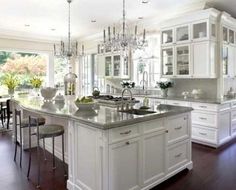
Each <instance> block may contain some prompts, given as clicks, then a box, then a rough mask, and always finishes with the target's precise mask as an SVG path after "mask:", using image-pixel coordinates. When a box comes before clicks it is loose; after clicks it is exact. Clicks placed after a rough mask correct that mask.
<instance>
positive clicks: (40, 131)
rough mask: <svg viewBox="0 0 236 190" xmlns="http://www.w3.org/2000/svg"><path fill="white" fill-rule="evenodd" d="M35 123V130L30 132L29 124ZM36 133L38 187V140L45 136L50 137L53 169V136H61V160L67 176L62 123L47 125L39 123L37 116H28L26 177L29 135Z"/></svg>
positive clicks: (38, 186) (38, 185)
mask: <svg viewBox="0 0 236 190" xmlns="http://www.w3.org/2000/svg"><path fill="white" fill-rule="evenodd" d="M35 123H36V127H37V128H36V130H35V132H34V133H32V132H31V127H30V126H31V125H32V124H35ZM33 135H36V137H37V157H38V160H37V162H38V184H37V188H40V144H39V141H40V140H41V139H45V138H52V154H53V170H55V169H56V167H55V154H54V141H55V137H57V136H62V161H63V167H64V172H65V176H67V173H66V169H65V158H64V127H63V126H62V125H57V124H47V125H40V122H39V118H35V117H31V116H29V136H30V138H29V147H30V149H29V150H30V152H29V165H28V173H27V178H28V179H29V174H30V167H31V136H33Z"/></svg>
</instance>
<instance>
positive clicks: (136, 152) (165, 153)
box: [67, 113, 192, 190]
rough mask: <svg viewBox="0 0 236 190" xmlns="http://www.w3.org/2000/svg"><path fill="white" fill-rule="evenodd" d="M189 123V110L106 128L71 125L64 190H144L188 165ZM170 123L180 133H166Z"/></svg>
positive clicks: (189, 166) (189, 164)
mask: <svg viewBox="0 0 236 190" xmlns="http://www.w3.org/2000/svg"><path fill="white" fill-rule="evenodd" d="M168 121H171V122H168ZM190 123H191V113H183V114H179V115H175V116H170V117H166V118H160V119H154V120H150V121H146V122H140V123H137V124H133V125H128V126H124V127H120V128H119V127H118V128H113V129H109V130H100V129H95V128H92V127H89V126H85V125H83V124H81V123H76V124H75V126H74V127H70V130H69V136H70V138H69V147H70V149H69V179H68V181H67V188H68V189H69V190H75V189H80V190H148V189H151V188H152V187H154V186H156V185H158V184H159V183H161V182H163V181H165V180H166V179H168V178H169V177H171V176H173V175H175V174H177V173H179V172H180V171H181V170H183V169H185V168H188V169H192V161H191V140H190V132H191V130H190V127H191V126H190ZM171 127H173V128H177V127H181V129H183V131H181V129H179V128H178V129H176V130H180V132H179V133H178V135H177V136H174V135H171V136H169V130H170V128H171ZM172 138H173V139H172Z"/></svg>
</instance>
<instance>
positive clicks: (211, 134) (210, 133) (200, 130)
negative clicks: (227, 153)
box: [192, 126, 217, 143]
mask: <svg viewBox="0 0 236 190" xmlns="http://www.w3.org/2000/svg"><path fill="white" fill-rule="evenodd" d="M192 138H193V139H197V140H198V139H199V140H201V141H206V142H211V143H216V141H217V130H216V129H211V128H205V127H200V126H192Z"/></svg>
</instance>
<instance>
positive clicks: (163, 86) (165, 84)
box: [157, 81, 173, 89]
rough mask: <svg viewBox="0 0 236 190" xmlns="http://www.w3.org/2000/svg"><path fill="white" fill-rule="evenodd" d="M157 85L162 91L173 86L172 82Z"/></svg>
mask: <svg viewBox="0 0 236 190" xmlns="http://www.w3.org/2000/svg"><path fill="white" fill-rule="evenodd" d="M157 85H158V86H159V88H160V89H168V88H171V87H172V86H173V83H172V82H170V81H167V82H157Z"/></svg>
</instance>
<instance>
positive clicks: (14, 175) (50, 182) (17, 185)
mask: <svg viewBox="0 0 236 190" xmlns="http://www.w3.org/2000/svg"><path fill="white" fill-rule="evenodd" d="M23 152H24V153H23V158H22V169H21V168H20V166H19V155H20V152H19V147H18V154H17V162H14V161H13V154H14V143H12V140H11V135H10V134H9V133H0V190H35V189H36V182H37V157H36V156H37V154H36V149H35V150H33V154H32V165H31V172H30V180H29V181H28V180H27V177H26V175H27V166H28V152H27V151H23ZM41 155H42V157H43V152H42V154H41ZM46 156H47V161H46V162H45V161H44V160H43V158H42V159H41V160H42V162H41V184H40V185H41V189H43V190H64V189H66V179H65V178H64V169H63V165H62V162H60V161H59V160H58V159H56V166H57V169H56V170H55V171H53V170H52V155H51V154H49V153H47V154H46Z"/></svg>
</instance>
